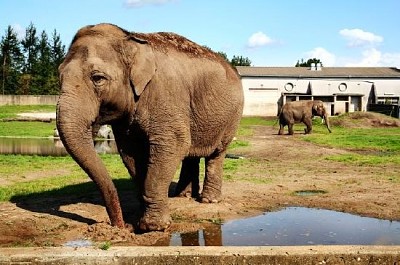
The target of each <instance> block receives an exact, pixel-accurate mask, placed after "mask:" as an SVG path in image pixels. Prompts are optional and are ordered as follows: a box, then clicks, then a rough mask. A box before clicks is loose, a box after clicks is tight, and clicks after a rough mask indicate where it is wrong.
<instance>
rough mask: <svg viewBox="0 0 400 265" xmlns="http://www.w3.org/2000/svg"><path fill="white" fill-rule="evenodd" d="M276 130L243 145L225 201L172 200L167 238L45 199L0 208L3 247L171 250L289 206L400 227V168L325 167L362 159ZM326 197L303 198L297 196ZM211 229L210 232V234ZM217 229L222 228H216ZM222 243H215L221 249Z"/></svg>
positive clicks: (78, 201) (90, 204)
mask: <svg viewBox="0 0 400 265" xmlns="http://www.w3.org/2000/svg"><path fill="white" fill-rule="evenodd" d="M277 130H278V129H277V127H276V126H275V127H274V128H273V127H269V126H254V135H253V136H251V137H244V138H242V139H241V140H247V141H249V142H250V146H249V147H245V148H242V149H240V150H238V151H236V153H237V154H240V155H243V156H244V157H245V159H249V160H251V162H250V163H246V165H248V166H246V168H245V170H240V171H238V172H237V173H236V174H235V175H234V176H229V177H228V179H226V180H224V183H223V201H222V202H220V203H218V204H200V203H198V202H196V201H195V200H193V199H191V198H170V199H169V204H170V209H171V215H172V217H173V220H174V221H173V224H172V226H171V227H170V228H169V229H168V230H167V231H165V232H151V233H145V234H134V233H131V232H130V231H128V230H123V229H122V230H121V229H117V228H113V227H111V226H110V225H109V223H108V217H107V214H106V211H105V208H104V207H103V205H102V202H101V200H100V198H99V196H98V194H97V193H87V194H76V193H72V194H71V196H68V197H53V196H52V195H51V194H43V196H36V197H35V198H29V199H17V200H13V202H3V203H0V246H60V245H63V244H65V243H66V242H68V241H71V240H77V239H89V240H91V241H93V242H96V244H102V242H103V243H104V242H109V243H110V244H112V245H141V246H148V245H168V244H169V239H170V235H171V233H172V232H174V231H180V232H184V231H194V230H197V229H201V228H203V229H207V227H214V225H212V224H213V223H219V222H221V221H224V220H232V219H237V218H242V217H249V216H254V215H258V214H260V213H262V212H265V211H274V210H277V209H279V208H282V207H287V206H304V207H316V208H323V209H331V210H336V211H342V212H347V213H354V214H358V215H362V216H369V217H377V218H382V219H389V220H400V206H399V205H400V183H399V182H398V181H393V179H392V178H393V176H399V175H400V165H391V166H390V167H389V166H359V165H352V164H347V163H339V162H333V161H329V160H326V159H325V158H326V157H328V156H330V155H334V154H344V153H351V152H358V151H357V150H342V149H335V148H324V147H318V146H316V145H313V144H311V143H307V142H305V141H302V140H301V138H303V137H307V136H305V135H303V134H302V133H301V131H296V134H295V135H294V136H288V135H284V136H279V135H277V134H276V133H277ZM302 190H314V191H322V192H321V193H318V194H316V195H313V196H298V195H296V194H295V192H296V191H302ZM120 197H121V201H122V205H123V210H124V214H125V219H126V221H127V222H130V221H131V220H134V218H135V212H137V211H135V209H137V206H138V205H137V203H136V201H135V200H134V194H133V192H132V193H130V192H124V193H121V194H120ZM211 230H212V228H211ZM217 230H218V228H217ZM219 243H220V242H219V240H218V239H217V240H216V242H211V243H210V245H213V244H214V245H218V244H219Z"/></svg>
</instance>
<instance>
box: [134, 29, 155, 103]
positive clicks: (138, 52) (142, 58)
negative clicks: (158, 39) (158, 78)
mask: <svg viewBox="0 0 400 265" xmlns="http://www.w3.org/2000/svg"><path fill="white" fill-rule="evenodd" d="M128 42H129V43H128V45H129V46H134V47H135V48H133V53H130V54H129V55H128V56H129V57H131V58H128V61H130V64H129V65H130V69H129V79H130V82H131V85H132V86H133V90H134V92H135V95H136V96H140V94H142V92H143V90H144V89H145V88H146V86H147V84H148V83H149V82H150V80H151V79H152V78H153V76H154V74H155V73H156V62H155V56H154V52H153V49H152V48H151V46H150V45H149V44H148V42H147V41H146V40H143V39H140V38H137V37H135V36H133V35H131V36H130V37H129V40H128Z"/></svg>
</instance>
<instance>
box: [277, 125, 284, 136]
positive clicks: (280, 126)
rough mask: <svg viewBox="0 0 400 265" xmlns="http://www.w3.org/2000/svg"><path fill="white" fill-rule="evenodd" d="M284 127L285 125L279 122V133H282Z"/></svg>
mask: <svg viewBox="0 0 400 265" xmlns="http://www.w3.org/2000/svg"><path fill="white" fill-rule="evenodd" d="M284 129H285V125H283V124H279V131H278V134H279V135H282V134H283V130H284Z"/></svg>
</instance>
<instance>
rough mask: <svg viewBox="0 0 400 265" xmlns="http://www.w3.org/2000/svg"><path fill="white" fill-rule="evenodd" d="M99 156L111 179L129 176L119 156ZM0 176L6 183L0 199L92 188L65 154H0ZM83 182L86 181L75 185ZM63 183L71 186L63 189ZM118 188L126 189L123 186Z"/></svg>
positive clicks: (85, 190)
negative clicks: (59, 155) (52, 155)
mask: <svg viewBox="0 0 400 265" xmlns="http://www.w3.org/2000/svg"><path fill="white" fill-rule="evenodd" d="M101 158H102V161H103V162H104V164H105V166H106V167H107V169H108V171H109V173H110V175H111V176H112V177H113V179H114V180H116V181H118V180H127V179H129V178H130V177H129V175H128V172H127V170H126V168H125V167H124V165H123V163H122V161H121V159H120V157H119V155H101ZM37 176H43V177H41V178H38V177H37ZM0 179H1V180H2V181H3V182H6V183H8V184H5V185H4V184H3V185H0V201H9V200H10V199H11V198H12V197H14V196H27V195H29V194H37V193H42V192H49V191H54V192H56V193H57V194H58V195H60V194H61V195H68V194H69V193H71V192H72V193H78V194H79V193H83V192H87V188H88V187H89V189H90V190H91V191H94V190H95V187H94V184H93V183H91V182H90V179H89V178H88V176H87V175H86V173H85V172H84V171H83V170H82V169H81V168H80V167H79V166H78V165H77V164H76V163H75V161H73V159H72V158H71V157H69V156H65V157H45V156H23V155H0ZM32 179H33V180H32ZM86 182H90V184H89V185H76V184H81V183H86ZM74 185H75V186H74ZM67 186H71V188H69V189H63V188H64V187H67ZM119 188H120V189H127V187H123V186H121V187H119ZM82 189H83V190H82Z"/></svg>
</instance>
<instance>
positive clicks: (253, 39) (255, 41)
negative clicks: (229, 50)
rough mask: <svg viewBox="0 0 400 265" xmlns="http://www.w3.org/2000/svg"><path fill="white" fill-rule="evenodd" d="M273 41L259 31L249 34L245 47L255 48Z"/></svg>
mask: <svg viewBox="0 0 400 265" xmlns="http://www.w3.org/2000/svg"><path fill="white" fill-rule="evenodd" d="M273 42H274V41H273V40H272V39H271V38H270V37H268V36H267V35H265V33H263V32H261V31H259V32H256V33H254V34H253V35H251V36H250V38H249V40H248V41H247V47H249V48H257V47H262V46H265V45H268V44H271V43H273Z"/></svg>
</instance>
